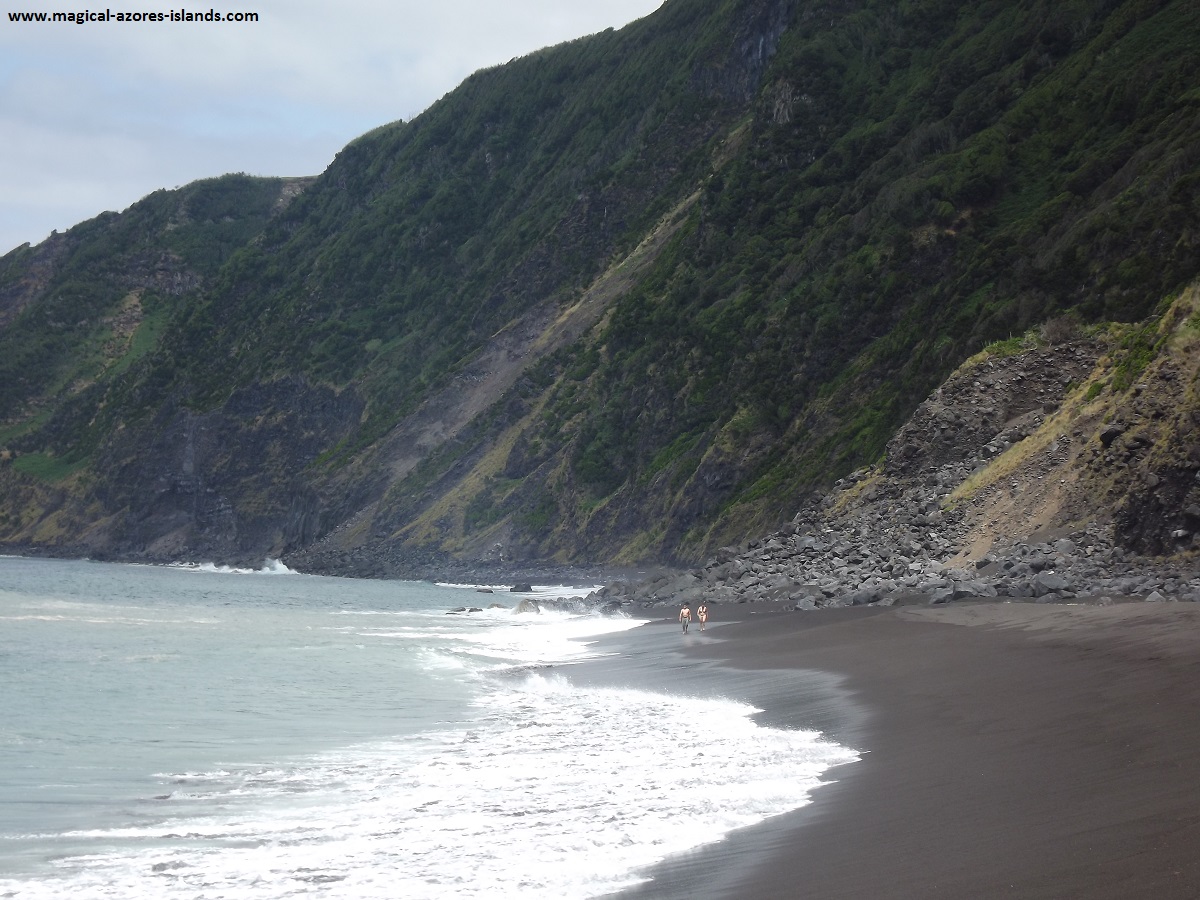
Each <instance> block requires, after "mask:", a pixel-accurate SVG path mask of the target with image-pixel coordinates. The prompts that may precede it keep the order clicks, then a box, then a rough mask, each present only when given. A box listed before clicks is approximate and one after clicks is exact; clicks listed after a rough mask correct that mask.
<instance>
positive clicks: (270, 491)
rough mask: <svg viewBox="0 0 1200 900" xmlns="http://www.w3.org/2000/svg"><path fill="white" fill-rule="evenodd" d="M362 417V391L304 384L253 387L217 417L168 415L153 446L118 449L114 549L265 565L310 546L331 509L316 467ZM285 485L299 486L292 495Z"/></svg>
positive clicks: (112, 502)
mask: <svg viewBox="0 0 1200 900" xmlns="http://www.w3.org/2000/svg"><path fill="white" fill-rule="evenodd" d="M281 410H287V411H288V412H287V414H283V413H282V412H281ZM361 412H362V401H361V400H360V399H359V398H358V397H356V396H355V395H354V394H353V393H352V392H343V393H341V394H338V393H335V392H334V391H332V390H329V389H328V388H317V387H313V386H311V385H308V384H307V383H305V382H304V381H303V380H302V379H299V378H289V379H283V380H280V381H278V382H274V383H271V384H254V385H251V386H250V387H248V388H246V389H245V390H242V391H238V392H237V393H235V394H234V395H233V396H232V397H230V398H229V400H228V401H227V402H226V403H225V404H224V405H223V406H222V407H221V408H219V409H217V410H214V411H213V412H211V413H204V414H196V413H193V412H192V411H190V410H187V409H184V408H172V409H168V410H165V411H164V412H163V413H162V414H161V415H160V416H159V427H158V429H157V439H156V441H155V444H154V445H153V446H152V447H149V448H143V452H140V453H135V452H133V451H132V450H131V449H130V448H125V447H121V446H120V445H118V446H116V447H115V448H114V449H113V451H112V453H113V456H114V458H115V459H120V460H123V462H122V463H121V465H120V466H119V468H118V469H117V473H118V475H117V477H116V478H114V479H113V483H114V484H115V485H116V487H115V488H114V491H113V493H112V494H111V495H108V496H106V497H105V498H104V499H105V501H106V503H107V504H108V505H109V506H110V508H117V509H121V508H123V509H124V510H125V511H124V513H123V515H122V516H121V518H120V522H119V524H117V525H116V526H115V527H114V528H113V529H112V538H111V539H110V543H109V545H108V550H109V551H110V552H112V553H115V554H120V555H122V556H131V555H142V556H144V557H146V558H150V559H159V560H174V559H189V558H196V559H208V558H213V557H216V558H222V559H230V558H236V557H237V556H238V555H239V554H245V555H247V557H248V558H249V559H251V560H252V561H254V560H257V561H261V559H262V557H263V556H264V555H272V556H279V555H282V554H283V553H286V552H287V551H288V550H290V549H293V548H295V547H299V546H303V545H305V544H307V543H308V542H310V541H312V540H313V538H314V537H315V536H316V535H317V534H319V533H320V532H321V531H322V530H323V529H324V527H325V523H324V521H323V516H324V515H325V512H324V506H323V504H322V502H321V500H320V498H319V496H318V494H317V492H316V489H315V488H314V487H313V485H312V475H311V473H308V472H307V471H306V469H307V467H308V465H309V463H311V462H312V461H313V460H314V459H315V458H316V457H317V455H318V454H319V453H320V452H321V451H322V450H323V449H324V447H326V446H328V445H329V443H330V441H331V439H336V437H337V436H339V435H345V434H348V433H349V432H350V431H351V429H352V428H353V426H354V425H355V424H356V423H357V421H358V417H359V416H360V414H361ZM279 483H285V484H290V488H289V490H288V491H287V492H286V494H285V495H284V496H282V497H281V496H280V495H279V493H278V492H277V491H276V490H274V488H275V486H276V485H277V484H279ZM147 486H150V490H146V487H147Z"/></svg>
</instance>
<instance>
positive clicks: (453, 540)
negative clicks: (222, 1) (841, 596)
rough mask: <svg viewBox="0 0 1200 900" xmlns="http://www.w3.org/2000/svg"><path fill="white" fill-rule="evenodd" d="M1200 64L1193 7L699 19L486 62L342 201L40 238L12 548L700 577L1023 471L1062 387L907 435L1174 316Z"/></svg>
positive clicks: (723, 0) (313, 191)
mask: <svg viewBox="0 0 1200 900" xmlns="http://www.w3.org/2000/svg"><path fill="white" fill-rule="evenodd" d="M1198 35H1200V13H1197V11H1196V10H1195V9H1194V4H1188V3H1184V2H1168V0H1162V2H1151V3H1146V2H1132V0H1131V2H1119V0H1085V2H1080V3H1075V4H1069V5H1066V6H1064V5H1062V4H1054V3H1048V2H1033V3H1025V4H1017V3H997V4H992V5H990V6H988V7H986V8H984V7H979V8H976V7H964V6H962V5H961V4H957V3H952V2H949V0H932V2H922V3H919V4H900V5H896V4H894V3H885V2H882V0H880V2H872V0H863V2H855V3H842V2H833V3H830V2H812V0H672V2H670V3H667V4H664V5H663V6H662V7H661V8H660V9H659V10H658V11H657V12H656V13H654V14H653V15H651V16H649V17H647V18H646V19H643V20H640V21H639V22H637V23H634V24H633V25H631V26H629V27H627V28H626V29H623V30H622V31H620V32H611V31H610V32H605V33H603V34H598V35H594V36H592V37H590V38H585V39H581V40H579V41H574V42H571V43H569V44H565V45H562V46H559V47H554V48H550V49H547V50H544V51H541V52H539V53H535V54H532V55H530V56H529V57H526V58H523V59H519V60H515V61H513V62H512V63H510V64H509V65H506V66H503V67H496V68H494V69H489V70H486V71H482V72H479V73H476V74H475V75H473V76H472V77H471V78H469V79H467V81H466V82H464V84H463V85H462V86H461V87H460V88H459V89H458V90H456V91H454V92H452V93H451V94H449V95H447V97H445V98H443V100H442V101H440V102H439V103H437V104H435V105H434V106H433V107H432V108H431V109H430V110H428V111H427V112H426V113H424V114H423V115H421V116H420V117H418V118H416V119H414V120H413V121H412V122H407V123H394V124H392V125H387V126H384V127H381V128H379V129H377V130H375V131H373V132H371V133H369V134H367V135H364V136H363V137H362V138H360V139H358V140H357V141H355V142H353V143H352V144H350V145H349V146H348V147H346V148H345V149H344V150H343V151H342V152H341V153H340V154H339V155H338V157H337V159H336V160H335V161H334V162H333V164H332V165H331V166H330V167H329V169H328V170H327V171H326V172H325V173H323V174H322V175H321V176H319V177H317V178H315V179H311V180H305V181H303V182H284V181H273V180H259V179H246V178H244V177H238V176H230V177H229V178H228V179H219V180H216V181H213V182H204V183H200V184H198V185H194V186H189V187H188V188H185V189H182V190H181V191H179V192H160V193H158V194H155V195H152V196H151V197H149V198H147V199H146V200H145V201H143V203H142V204H138V205H137V206H135V207H134V208H132V209H131V210H129V211H127V212H126V213H124V214H122V215H120V216H116V215H111V214H106V215H105V216H102V217H100V218H98V219H96V220H93V221H92V222H89V223H84V224H83V225H81V226H78V227H77V228H76V229H72V230H71V231H70V232H68V233H67V234H65V235H57V236H55V237H54V238H53V239H51V241H48V242H46V243H45V244H43V245H41V246H39V247H36V248H28V247H26V248H19V249H18V250H16V251H14V252H13V253H11V254H9V255H8V256H6V257H4V259H3V260H2V261H0V376H2V377H0V450H3V455H2V460H3V461H0V487H2V488H3V496H4V508H3V510H2V512H0V540H3V541H5V542H7V543H8V544H10V545H21V546H49V547H54V548H57V549H58V551H59V552H79V550H80V548H82V549H83V550H84V551H86V552H102V553H109V554H111V555H114V556H121V557H125V556H141V557H144V558H155V559H170V558H180V557H186V558H198V557H205V558H208V557H212V558H234V557H236V558H239V559H246V558H252V557H254V556H263V555H268V554H280V553H283V554H288V555H289V558H290V559H292V560H293V562H294V564H296V565H297V566H302V567H308V568H312V569H317V570H323V571H341V572H350V573H359V574H363V573H370V574H386V573H391V574H404V573H412V572H416V571H418V570H421V571H425V570H427V569H428V568H429V567H430V566H434V565H438V566H444V565H450V564H458V563H461V564H464V565H470V564H475V563H478V562H481V561H482V562H494V561H498V560H500V559H504V560H506V561H512V560H522V561H529V562H543V563H545V562H559V563H563V562H572V561H581V560H587V561H605V562H621V563H633V562H642V561H667V562H688V561H695V560H698V559H702V558H705V557H706V556H707V555H709V554H710V553H711V552H712V551H713V550H714V549H715V548H717V547H720V546H722V545H724V544H728V543H730V542H733V541H737V540H740V539H742V538H743V537H744V536H746V535H747V534H757V533H764V532H767V531H770V530H771V529H772V528H774V527H776V526H777V525H778V523H780V522H783V521H787V520H790V519H791V517H792V516H793V515H794V513H795V511H796V509H797V508H799V506H800V505H802V503H803V502H805V500H806V498H808V497H809V496H810V495H811V493H812V491H813V489H814V488H820V487H825V486H828V485H829V484H830V483H832V482H833V481H835V480H836V479H837V478H839V477H842V476H844V475H845V474H846V473H847V472H850V471H851V470H854V469H856V468H858V467H860V466H862V465H864V464H868V463H873V462H875V461H877V460H879V459H880V458H881V457H883V456H884V455H885V453H886V454H887V457H888V459H889V464H892V463H897V464H899V462H901V461H902V460H903V458H904V454H913V457H912V458H913V460H916V459H926V460H927V461H928V465H929V466H933V467H938V466H941V465H943V462H944V461H943V457H944V458H945V459H946V460H949V459H950V458H952V457H953V456H954V455H955V454H956V453H957V452H958V446H959V444H961V443H962V441H964V440H966V438H967V437H970V439H971V440H974V439H975V438H980V439H983V438H986V440H987V441H993V439H994V438H996V435H994V434H988V433H987V432H989V431H990V430H991V429H993V428H1000V426H1003V429H1007V430H1008V431H1007V432H1005V433H1006V434H1007V437H1005V436H1003V435H1001V437H1000V438H997V439H998V440H1000V444H997V445H996V446H1000V445H1001V444H1003V443H1004V442H1005V441H1009V443H1012V442H1013V441H1012V439H1014V438H1015V437H1016V435H1017V434H1018V433H1019V432H1021V431H1022V429H1024V428H1026V427H1027V426H1028V424H1029V422H1031V421H1032V419H1033V418H1036V417H1037V416H1039V415H1044V414H1045V411H1044V410H1042V411H1041V412H1039V403H1038V398H1039V397H1040V394H1039V393H1038V392H1037V390H1033V389H1031V388H1030V384H1031V383H1032V382H1030V381H1028V380H1027V381H1024V382H1023V381H1021V380H1019V379H1016V380H1006V381H1004V382H1003V383H1001V382H1000V381H998V380H989V379H991V375H989V374H987V373H984V374H983V376H982V377H981V379H980V384H981V388H980V391H981V397H982V396H984V395H989V396H993V398H994V402H992V401H989V403H988V404H982V405H980V406H979V407H978V408H977V409H976V411H975V412H972V413H971V414H970V415H967V414H965V413H963V412H962V411H961V410H959V411H957V412H955V413H954V417H951V418H946V416H948V415H950V413H949V412H947V411H946V410H939V409H938V408H937V407H936V404H934V405H932V406H928V407H927V408H925V411H924V412H923V413H922V415H924V414H928V415H929V416H933V417H934V418H931V419H930V420H929V421H928V422H926V423H925V425H924V426H922V427H926V426H927V427H928V428H929V429H930V430H931V433H932V435H933V436H932V437H930V438H929V439H928V440H926V439H925V438H924V437H920V435H919V433H918V432H917V431H914V430H913V427H912V426H910V428H909V429H908V430H907V431H905V432H903V433H902V437H901V438H898V439H897V440H898V441H899V443H896V442H893V443H892V444H890V445H889V441H890V440H891V439H892V437H893V435H894V434H895V433H896V429H898V428H899V427H900V426H901V425H903V423H904V422H905V421H906V420H907V419H908V417H909V416H910V415H911V414H912V413H913V411H914V410H915V409H916V408H917V407H918V405H919V404H920V402H921V401H922V399H923V398H925V397H927V396H929V394H930V392H931V391H932V390H934V389H935V388H936V387H937V385H938V384H940V383H941V382H942V381H943V380H944V379H945V378H946V377H947V376H949V375H950V374H951V373H952V372H953V371H954V370H955V368H956V367H957V366H958V365H959V364H961V363H962V362H963V361H964V360H966V359H968V358H969V357H971V356H972V354H974V353H976V352H977V351H978V350H979V349H980V348H981V347H983V346H985V345H987V344H989V343H991V342H993V341H995V340H997V339H1003V338H1007V337H1009V336H1011V335H1014V334H1017V335H1019V334H1023V333H1025V332H1026V331H1027V330H1028V329H1029V328H1031V327H1034V326H1037V325H1038V324H1039V323H1046V322H1049V321H1052V320H1056V319H1057V318H1059V317H1060V316H1061V315H1062V314H1063V313H1064V312H1065V311H1071V312H1072V314H1073V315H1074V317H1075V319H1076V320H1077V321H1078V322H1079V323H1081V324H1082V325H1085V326H1089V327H1090V326H1094V325H1096V324H1097V323H1102V322H1110V321H1115V322H1134V321H1142V322H1145V321H1148V320H1146V318H1145V317H1146V316H1150V315H1153V314H1154V311H1155V309H1156V307H1157V305H1158V303H1159V302H1160V300H1161V299H1162V298H1163V297H1164V296H1172V297H1173V296H1176V294H1177V293H1178V291H1179V290H1180V289H1181V287H1182V286H1183V285H1185V284H1187V283H1189V281H1190V280H1191V279H1193V278H1195V277H1196V276H1197V275H1198V274H1200V253H1198V252H1197V250H1200V247H1198V246H1197V243H1198V242H1200V174H1198V173H1200V150H1198V149H1197V148H1200V101H1198V95H1197V94H1196V91H1195V89H1194V85H1195V83H1196V78H1197V75H1198V73H1200V50H1198V49H1197V48H1198V47H1200V42H1198V41H1197V40H1196V39H1195V38H1196V37H1197V36H1198ZM1122 327H1123V326H1122ZM1138 328H1139V329H1141V330H1138V329H1134V331H1133V332H1131V334H1144V335H1148V334H1149V331H1145V329H1149V328H1151V326H1150V325H1142V326H1138ZM1129 339H1130V340H1134V341H1135V343H1136V340H1142V339H1141V338H1137V339H1136V340H1135V338H1129ZM1096 340H1097V341H1099V338H1097V339H1096ZM1145 341H1149V338H1148V337H1147V338H1145ZM1145 341H1143V343H1145ZM1097 346H1100V344H1097ZM1137 346H1138V347H1140V348H1141V349H1140V350H1138V351H1137V353H1138V354H1140V356H1139V357H1138V358H1141V357H1144V356H1147V354H1149V352H1150V349H1152V348H1153V342H1150V343H1149V344H1146V346H1142V344H1138V345H1137ZM1131 352H1132V351H1131ZM1068 363H1069V364H1068ZM1063 365H1064V369H1063V371H1062V373H1059V375H1058V376H1056V377H1067V376H1070V377H1072V378H1076V377H1078V378H1084V377H1090V376H1087V374H1086V372H1085V370H1086V369H1087V366H1088V365H1090V363H1089V362H1088V361H1087V360H1086V359H1084V357H1071V358H1070V359H1064V362H1063ZM1076 369H1078V370H1079V371H1076ZM1038 377H1039V378H1040V377H1041V376H1040V375H1039V376H1038ZM1113 377H1114V378H1116V377H1117V376H1115V375H1114V376H1113ZM1122 377H1123V376H1122ZM1164 377H1165V376H1164ZM1178 377H1183V376H1182V375H1180V376H1178ZM1026 378H1027V379H1033V378H1034V375H1032V374H1030V375H1028V376H1026ZM1038 387H1039V388H1041V389H1044V390H1045V391H1046V392H1049V391H1050V388H1051V385H1049V384H1047V385H1041V383H1040V382H1039V383H1038ZM1122 390H1124V388H1122ZM1123 396H1124V395H1123ZM1189 408H1190V407H1189ZM985 409H986V410H987V411H988V412H987V415H984V413H983V410H985ZM1162 415H1166V413H1162ZM938 416H941V418H938ZM1144 416H1148V417H1151V418H1153V414H1152V413H1151V412H1147V413H1145V414H1144ZM1159 418H1162V416H1159ZM1027 420H1028V421H1027ZM1118 424H1119V423H1118ZM1173 427H1174V426H1173ZM1126 430H1127V431H1129V432H1130V433H1131V435H1133V434H1140V433H1141V432H1140V431H1139V430H1138V429H1137V428H1133V427H1130V428H1128V429H1126ZM1176 430H1178V429H1176ZM938 436H940V437H938ZM965 436H966V437H965ZM1131 439H1132V438H1131ZM1146 439H1147V440H1151V444H1150V445H1148V446H1149V447H1154V448H1159V445H1160V444H1162V441H1160V439H1159V438H1158V437H1157V436H1151V435H1147V437H1146ZM1123 440H1124V439H1118V438H1117V437H1114V438H1113V441H1112V443H1113V446H1115V447H1116V448H1117V449H1116V450H1112V449H1109V450H1107V451H1106V452H1109V453H1125V452H1126V451H1127V450H1128V451H1130V452H1132V450H1131V449H1130V448H1128V447H1126V445H1125V443H1124V442H1123ZM1164 440H1165V439H1164ZM1168 443H1169V442H1168ZM1165 446H1166V444H1163V447H1165ZM1171 447H1172V448H1173V449H1170V450H1169V451H1168V450H1166V449H1161V448H1160V449H1161V460H1160V461H1159V462H1155V466H1157V468H1156V469H1155V472H1156V475H1157V477H1158V478H1160V479H1161V481H1160V483H1161V484H1162V485H1163V486H1164V490H1163V491H1160V492H1159V493H1158V495H1157V496H1158V497H1159V498H1160V499H1159V500H1151V499H1148V498H1147V497H1146V496H1145V495H1143V494H1138V493H1129V494H1128V496H1126V494H1121V495H1120V496H1121V497H1122V498H1125V499H1122V500H1121V504H1120V508H1121V509H1122V510H1123V512H1122V513H1121V515H1122V516H1124V517H1125V518H1123V519H1121V521H1122V522H1126V524H1123V525H1121V526H1120V528H1119V534H1120V535H1121V539H1122V540H1125V541H1127V542H1128V543H1129V544H1130V545H1131V546H1137V547H1141V548H1145V549H1154V548H1158V549H1159V550H1165V549H1168V547H1169V546H1171V545H1170V540H1173V539H1168V540H1166V543H1164V539H1163V537H1162V534H1161V533H1160V530H1159V529H1157V527H1156V526H1152V525H1149V524H1148V523H1149V522H1150V521H1151V520H1154V519H1159V520H1164V521H1165V520H1167V519H1171V521H1172V522H1173V524H1174V527H1173V528H1172V531H1179V530H1186V528H1185V526H1186V524H1187V523H1186V522H1184V523H1183V524H1180V522H1181V521H1182V520H1180V519H1179V516H1178V515H1176V512H1177V511H1178V510H1179V509H1184V510H1186V509H1188V508H1190V506H1191V505H1192V503H1193V500H1194V498H1193V497H1192V495H1191V494H1190V493H1189V491H1190V490H1191V488H1190V487H1188V486H1187V485H1186V484H1185V481H1186V478H1185V475H1184V474H1183V471H1184V470H1183V469H1181V468H1179V466H1180V465H1181V463H1180V460H1181V459H1184V458H1186V456H1187V452H1189V451H1186V450H1185V449H1182V448H1177V447H1174V445H1173V444H1172V445H1171ZM889 448H890V449H889ZM1154 452H1155V453H1159V452H1160V451H1159V449H1156V450H1155V451H1154ZM1180 454H1182V456H1181V455H1180ZM1132 459H1133V456H1131V457H1130V460H1132ZM1138 459H1139V460H1140V459H1141V457H1138ZM1154 459H1155V460H1159V457H1158V456H1155V457H1154ZM1126 462H1127V464H1130V463H1129V462H1128V461H1126ZM1160 462H1161V464H1160ZM1173 467H1174V468H1173ZM1168 486H1169V490H1168V489H1167V487H1168ZM1185 488H1187V489H1186V490H1185ZM1115 496H1116V495H1114V497H1115ZM1155 504H1159V505H1155ZM1180 504H1182V506H1181V505H1180ZM1114 508H1115V507H1114ZM1180 515H1182V513H1180ZM1172 516H1174V518H1171V517H1172ZM1189 521H1190V520H1189Z"/></svg>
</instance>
